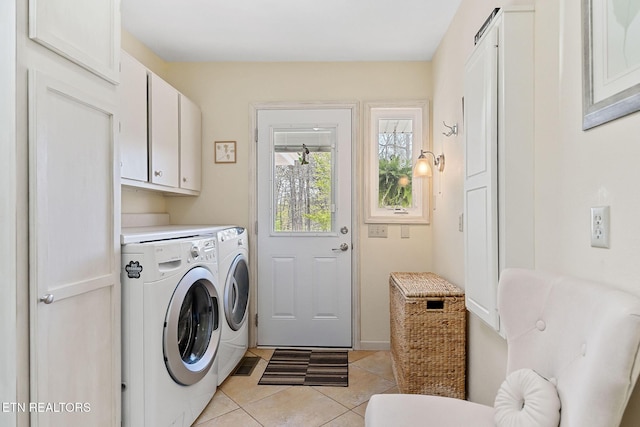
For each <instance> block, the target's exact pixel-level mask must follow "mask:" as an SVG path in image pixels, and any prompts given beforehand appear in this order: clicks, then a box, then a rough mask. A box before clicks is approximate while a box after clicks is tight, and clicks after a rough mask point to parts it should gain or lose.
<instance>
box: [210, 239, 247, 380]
mask: <svg viewBox="0 0 640 427" xmlns="http://www.w3.org/2000/svg"><path fill="white" fill-rule="evenodd" d="M247 239H248V236H247V231H246V229H245V228H243V227H236V226H230V227H228V228H225V229H223V230H220V231H218V232H217V243H218V271H219V281H220V284H223V286H224V289H223V291H222V292H223V294H222V301H223V310H224V321H223V322H222V337H221V338H220V350H219V357H218V385H220V384H222V382H223V381H224V380H225V379H226V378H227V377H228V376H229V374H231V372H233V370H234V368H235V367H236V365H237V364H238V362H240V360H241V359H242V357H243V356H244V354H245V353H246V351H247V348H248V345H249V322H248V320H247V317H248V310H249V251H248V240H247Z"/></svg>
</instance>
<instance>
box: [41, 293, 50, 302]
mask: <svg viewBox="0 0 640 427" xmlns="http://www.w3.org/2000/svg"><path fill="white" fill-rule="evenodd" d="M40 302H43V303H45V304H51V303H52V302H53V294H45V295H43V296H41V297H40Z"/></svg>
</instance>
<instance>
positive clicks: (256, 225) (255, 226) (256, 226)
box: [253, 221, 258, 235]
mask: <svg viewBox="0 0 640 427" xmlns="http://www.w3.org/2000/svg"><path fill="white" fill-rule="evenodd" d="M253 229H254V230H255V232H256V235H257V234H258V221H256V223H255V224H254V227H253Z"/></svg>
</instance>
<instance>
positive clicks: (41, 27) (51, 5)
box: [0, 0, 121, 427]
mask: <svg viewBox="0 0 640 427" xmlns="http://www.w3.org/2000/svg"><path fill="white" fill-rule="evenodd" d="M5 3H12V4H14V5H15V10H13V11H10V12H11V13H12V17H15V21H14V22H15V26H13V25H12V27H11V28H12V31H13V33H14V34H15V42H14V46H13V49H11V51H13V52H15V57H14V56H12V55H7V59H8V60H9V61H11V66H12V67H13V68H14V69H15V76H16V79H15V87H14V91H15V92H14V94H15V98H14V99H13V104H14V105H11V106H8V105H7V104H3V105H4V106H5V107H9V108H11V109H13V110H14V111H15V112H16V114H15V127H14V128H15V138H13V140H12V141H9V143H8V144H7V145H8V146H10V147H11V149H9V150H7V151H8V154H9V153H10V155H7V158H10V159H11V160H12V161H13V163H14V166H13V168H12V169H13V170H14V171H15V175H14V177H13V178H9V179H8V180H7V181H3V183H2V185H3V192H2V194H3V197H2V199H5V197H4V195H6V196H7V197H6V199H7V201H8V202H9V203H11V204H12V209H13V210H12V212H13V215H14V217H13V219H10V221H12V223H11V224H10V225H11V226H12V227H13V228H14V232H13V233H14V234H13V235H12V236H11V246H12V248H11V249H9V250H10V251H11V252H10V253H11V254H14V253H15V258H14V260H15V264H14V266H13V267H12V269H11V271H10V272H9V271H7V276H6V277H5V281H6V286H7V287H9V288H10V289H12V292H8V295H11V294H13V295H15V300H14V303H15V306H16V310H15V312H14V316H13V317H14V319H13V320H12V321H11V322H12V323H11V324H10V325H11V327H13V328H15V330H16V340H15V341H14V342H7V341H4V340H3V344H2V346H3V348H4V347H8V348H11V349H15V355H16V360H17V363H16V364H17V366H16V370H15V371H14V372H13V375H14V376H13V377H11V378H7V377H5V376H4V375H2V380H0V383H1V385H0V390H1V391H4V387H5V384H12V388H13V389H14V395H15V399H12V400H4V399H3V401H6V402H24V403H26V405H27V406H26V410H20V409H18V410H15V409H14V411H13V414H12V415H10V416H9V417H11V419H10V418H5V417H4V415H5V414H3V415H2V417H0V418H2V421H0V424H2V425H10V424H13V425H18V426H26V425H30V426H38V427H55V426H69V427H80V426H89V425H91V426H104V427H107V426H110V427H117V426H119V425H120V419H121V417H120V389H121V380H120V363H121V362H120V359H121V355H120V244H119V234H120V182H119V168H118V167H117V158H118V121H119V120H118V119H119V111H118V99H117V89H116V88H117V84H118V79H119V73H118V64H119V57H120V31H121V29H120V1H119V0H95V1H91V2H82V1H68V0H16V1H11V2H5ZM2 10H3V11H6V6H4V3H3V7H2ZM71 11H72V12H71ZM0 23H2V24H3V25H2V26H3V31H4V28H5V27H4V24H6V23H7V17H6V16H5V17H3V18H2V19H1V20H0ZM8 50H9V49H8ZM3 148H4V147H3ZM3 154H4V149H3ZM3 157H4V156H3ZM7 201H4V200H3V202H2V203H3V206H4V203H7ZM3 218H4V217H3ZM5 236H6V234H3V235H2V237H3V242H4V241H5V240H4V238H5ZM5 248H6V246H3V249H2V253H1V256H2V258H4V257H5V255H7V254H6V252H5V251H6V249H5ZM2 271H3V274H4V272H5V270H2ZM14 279H15V280H14ZM3 298H4V296H3ZM0 352H2V350H0ZM3 396H6V394H4V393H3ZM29 403H31V404H36V405H38V408H36V410H33V409H31V410H30V407H29ZM76 403H78V404H79V405H78V406H76ZM66 404H70V405H66ZM40 405H50V406H49V408H50V409H48V410H42V409H41V408H42V406H40ZM39 408H40V409H39ZM45 409H46V408H45ZM9 420H10V421H9ZM5 422H6V424H5Z"/></svg>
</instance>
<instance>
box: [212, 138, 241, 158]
mask: <svg viewBox="0 0 640 427" xmlns="http://www.w3.org/2000/svg"><path fill="white" fill-rule="evenodd" d="M215 162H216V163H235V162H236V142H235V141H216V142H215Z"/></svg>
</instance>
